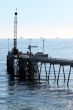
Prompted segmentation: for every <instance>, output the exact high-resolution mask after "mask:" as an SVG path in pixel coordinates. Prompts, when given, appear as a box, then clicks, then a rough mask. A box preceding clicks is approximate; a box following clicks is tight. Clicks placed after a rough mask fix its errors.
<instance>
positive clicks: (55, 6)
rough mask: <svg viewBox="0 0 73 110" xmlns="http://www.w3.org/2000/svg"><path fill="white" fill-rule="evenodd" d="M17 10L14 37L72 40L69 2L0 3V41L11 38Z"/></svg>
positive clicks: (6, 0) (19, 0)
mask: <svg viewBox="0 0 73 110" xmlns="http://www.w3.org/2000/svg"><path fill="white" fill-rule="evenodd" d="M16 8H17V10H18V37H24V38H35V37H37V38H40V37H45V38H57V37H58V38H73V0H0V38H3V37H4V38H13V35H14V34H13V25H14V24H13V23H14V12H15V10H16Z"/></svg>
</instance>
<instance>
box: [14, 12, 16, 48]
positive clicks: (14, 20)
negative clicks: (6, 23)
mask: <svg viewBox="0 0 73 110" xmlns="http://www.w3.org/2000/svg"><path fill="white" fill-rule="evenodd" d="M14 48H15V49H16V48H17V11H16V12H15V17H14Z"/></svg>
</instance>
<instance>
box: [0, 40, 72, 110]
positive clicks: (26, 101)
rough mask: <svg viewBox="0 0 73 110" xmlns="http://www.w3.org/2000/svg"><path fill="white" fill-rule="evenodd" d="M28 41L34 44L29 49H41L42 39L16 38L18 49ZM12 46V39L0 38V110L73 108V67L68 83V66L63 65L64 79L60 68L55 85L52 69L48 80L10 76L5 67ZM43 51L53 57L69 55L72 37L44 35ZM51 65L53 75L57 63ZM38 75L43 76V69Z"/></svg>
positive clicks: (25, 49) (64, 57)
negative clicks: (54, 37) (55, 37)
mask: <svg viewBox="0 0 73 110" xmlns="http://www.w3.org/2000/svg"><path fill="white" fill-rule="evenodd" d="M30 44H31V45H32V46H38V47H37V48H32V52H33V53H37V52H42V51H43V40H42V39H32V40H30V39H18V49H19V50H20V51H23V52H24V53H25V52H27V51H28V45H30ZM12 47H13V40H12V39H9V40H8V39H0V110H73V70H72V72H71V76H70V82H69V86H68V87H67V78H68V74H69V67H68V66H67V67H65V74H66V82H65V83H64V77H63V73H62V72H61V74H60V79H59V85H57V83H56V81H54V80H53V77H54V75H53V70H51V75H50V80H49V83H48V81H47V80H41V81H40V82H36V81H35V82H29V81H20V80H18V79H11V78H10V77H9V76H8V74H7V70H6V57H7V53H8V51H10V50H11V49H12ZM44 53H47V54H48V56H49V57H53V58H63V59H73V39H45V40H44ZM48 68H49V66H47V71H48ZM55 68H56V76H57V75H58V69H59V67H58V66H56V67H55ZM42 75H43V76H44V77H45V72H44V70H42Z"/></svg>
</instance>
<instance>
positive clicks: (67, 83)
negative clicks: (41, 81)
mask: <svg viewBox="0 0 73 110" xmlns="http://www.w3.org/2000/svg"><path fill="white" fill-rule="evenodd" d="M70 74H71V66H70V70H69V75H68V80H67V86H68V84H69V78H70Z"/></svg>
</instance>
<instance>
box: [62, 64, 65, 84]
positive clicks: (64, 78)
mask: <svg viewBox="0 0 73 110" xmlns="http://www.w3.org/2000/svg"><path fill="white" fill-rule="evenodd" d="M62 68H63V75H64V82H65V72H64V66H62Z"/></svg>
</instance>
